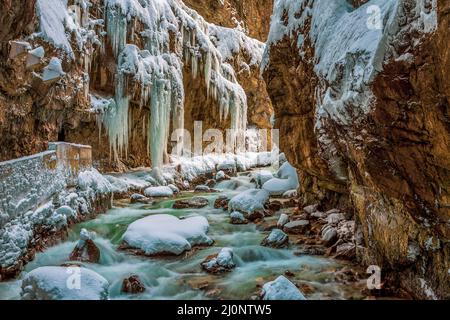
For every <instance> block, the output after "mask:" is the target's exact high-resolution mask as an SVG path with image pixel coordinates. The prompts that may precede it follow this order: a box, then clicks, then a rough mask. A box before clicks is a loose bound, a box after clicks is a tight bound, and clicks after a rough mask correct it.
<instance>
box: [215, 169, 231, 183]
mask: <svg viewBox="0 0 450 320" xmlns="http://www.w3.org/2000/svg"><path fill="white" fill-rule="evenodd" d="M230 179H231V177H230V176H229V175H227V174H226V173H225V172H224V171H219V172H217V173H216V181H217V182H221V181H225V180H230Z"/></svg>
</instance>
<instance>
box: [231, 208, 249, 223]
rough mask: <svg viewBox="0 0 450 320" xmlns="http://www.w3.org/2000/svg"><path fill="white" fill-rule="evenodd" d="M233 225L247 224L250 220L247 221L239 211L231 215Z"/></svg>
mask: <svg viewBox="0 0 450 320" xmlns="http://www.w3.org/2000/svg"><path fill="white" fill-rule="evenodd" d="M230 223H231V224H247V223H248V220H247V219H245V217H244V215H243V214H242V213H240V212H239V211H234V212H232V213H231V214H230Z"/></svg>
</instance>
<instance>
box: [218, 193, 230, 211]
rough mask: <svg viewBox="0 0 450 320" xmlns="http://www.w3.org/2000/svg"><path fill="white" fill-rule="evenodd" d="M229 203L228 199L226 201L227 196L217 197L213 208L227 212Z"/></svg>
mask: <svg viewBox="0 0 450 320" xmlns="http://www.w3.org/2000/svg"><path fill="white" fill-rule="evenodd" d="M229 201H230V199H228V197H227V196H224V195H222V196H220V197H218V198H217V199H216V200H215V201H214V208H215V209H220V208H222V209H224V210H228V202H229Z"/></svg>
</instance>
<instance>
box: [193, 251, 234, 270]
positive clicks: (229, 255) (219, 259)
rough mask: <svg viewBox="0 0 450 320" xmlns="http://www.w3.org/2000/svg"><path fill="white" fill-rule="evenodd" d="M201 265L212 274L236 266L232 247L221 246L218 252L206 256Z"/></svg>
mask: <svg viewBox="0 0 450 320" xmlns="http://www.w3.org/2000/svg"><path fill="white" fill-rule="evenodd" d="M201 266H202V268H203V269H204V270H205V271H207V272H209V273H214V274H217V273H222V272H226V271H230V270H231V269H233V268H234V267H235V266H236V265H235V263H234V261H233V249H231V248H223V249H222V250H220V252H219V254H217V255H212V256H209V257H207V258H206V259H205V261H203V262H202V264H201Z"/></svg>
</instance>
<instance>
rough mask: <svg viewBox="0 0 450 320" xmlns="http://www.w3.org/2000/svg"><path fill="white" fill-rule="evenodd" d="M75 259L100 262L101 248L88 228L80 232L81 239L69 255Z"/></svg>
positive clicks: (71, 258)
mask: <svg viewBox="0 0 450 320" xmlns="http://www.w3.org/2000/svg"><path fill="white" fill-rule="evenodd" d="M69 259H70V260H73V261H81V262H89V263H98V262H99V261H100V249H99V248H98V247H97V246H96V245H95V243H94V241H92V239H91V234H90V233H89V231H87V230H86V229H82V230H81V232H80V240H79V241H78V243H77V245H76V247H75V248H74V249H73V251H72V253H71V254H70V257H69Z"/></svg>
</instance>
